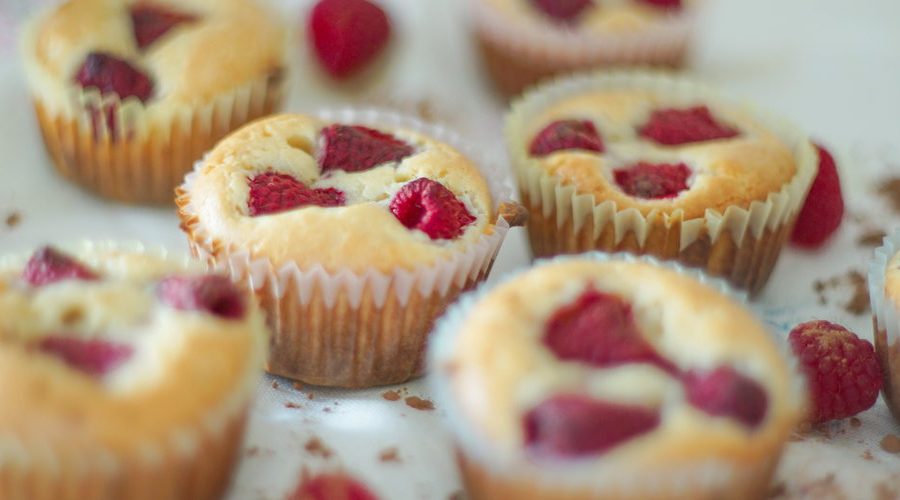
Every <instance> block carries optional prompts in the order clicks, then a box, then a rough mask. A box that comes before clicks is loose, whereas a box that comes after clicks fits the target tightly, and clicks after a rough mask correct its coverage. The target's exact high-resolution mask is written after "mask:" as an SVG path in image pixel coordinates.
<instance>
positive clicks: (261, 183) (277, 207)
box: [247, 172, 344, 216]
mask: <svg viewBox="0 0 900 500" xmlns="http://www.w3.org/2000/svg"><path fill="white" fill-rule="evenodd" d="M343 204H344V193H343V192H341V191H339V190H337V189H334V188H325V189H310V188H309V187H308V186H307V185H306V184H303V183H302V182H300V181H298V180H297V179H295V178H294V177H292V176H290V175H287V174H279V173H275V172H266V173H263V174H259V175H257V176H255V177H253V178H252V179H250V196H249V198H248V200H247V210H248V211H249V212H250V215H251V216H257V215H267V214H273V213H277V212H283V211H285V210H290V209H292V208H297V207H302V206H306V205H316V206H320V207H340V206H342V205H343Z"/></svg>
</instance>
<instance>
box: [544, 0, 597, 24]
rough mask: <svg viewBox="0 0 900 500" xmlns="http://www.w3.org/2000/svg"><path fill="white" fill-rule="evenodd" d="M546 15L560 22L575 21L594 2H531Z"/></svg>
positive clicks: (558, 0)
mask: <svg viewBox="0 0 900 500" xmlns="http://www.w3.org/2000/svg"><path fill="white" fill-rule="evenodd" d="M531 3H533V4H534V5H535V7H537V8H539V9H541V11H543V12H544V14H547V15H548V16H550V17H552V18H554V19H557V20H559V21H564V22H570V21H574V20H575V18H576V17H578V15H579V14H581V12H582V11H583V10H584V9H586V8H587V7H589V6H591V5H592V4H593V3H594V2H592V1H591V0H531Z"/></svg>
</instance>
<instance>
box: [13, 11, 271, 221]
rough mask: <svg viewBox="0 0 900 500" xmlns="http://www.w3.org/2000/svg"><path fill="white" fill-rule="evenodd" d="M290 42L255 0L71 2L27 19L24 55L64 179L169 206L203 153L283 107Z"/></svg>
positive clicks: (108, 193)
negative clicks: (278, 107)
mask: <svg viewBox="0 0 900 500" xmlns="http://www.w3.org/2000/svg"><path fill="white" fill-rule="evenodd" d="M236 34H240V36H236ZM284 44H285V38H284V34H283V29H282V27H281V25H280V24H279V22H278V21H277V20H276V19H275V18H274V17H273V16H271V15H270V14H269V13H268V12H267V10H266V9H264V8H262V6H261V5H259V4H258V3H257V2H256V1H253V0H216V1H212V0H184V1H180V2H173V1H171V0H137V1H128V0H69V1H67V2H65V3H63V4H61V5H59V6H57V7H55V8H53V9H52V10H49V11H48V12H46V13H45V14H44V15H42V16H40V17H38V18H36V19H35V20H33V21H32V22H31V23H30V24H29V26H28V27H27V28H26V29H25V31H24V35H23V40H22V56H23V59H24V62H25V69H26V73H27V76H28V82H29V86H30V87H31V95H32V99H33V101H34V108H35V111H36V113H37V118H38V123H39V125H40V128H41V132H42V134H43V138H44V143H45V145H46V147H47V150H48V152H49V153H50V157H51V159H52V160H53V163H54V165H55V166H56V168H57V170H59V172H60V173H61V174H62V175H64V176H65V177H66V178H68V179H69V180H71V181H73V182H75V183H77V184H79V185H80V186H82V187H84V188H87V189H89V190H90V191H93V192H95V193H97V194H99V195H101V196H104V197H107V198H111V199H115V200H119V201H125V202H138V203H171V202H172V191H173V189H174V188H175V186H176V185H177V184H178V183H179V182H181V180H182V179H183V178H184V174H185V173H186V172H188V171H189V170H190V168H191V165H192V164H193V163H194V161H196V160H198V159H200V156H201V155H202V154H203V153H204V152H205V151H207V150H208V149H210V148H211V147H212V146H213V145H214V144H215V143H216V142H217V141H218V140H219V139H220V138H222V137H223V136H224V135H225V134H227V133H228V132H229V131H231V130H234V129H235V128H237V127H238V126H240V125H242V124H243V123H246V122H247V121H250V120H252V119H254V118H257V117H260V116H264V115H267V114H269V113H271V112H272V111H273V110H274V109H275V108H276V107H277V105H278V103H279V102H280V100H281V93H282V81H283V73H284V71H283V69H284V65H285V63H284Z"/></svg>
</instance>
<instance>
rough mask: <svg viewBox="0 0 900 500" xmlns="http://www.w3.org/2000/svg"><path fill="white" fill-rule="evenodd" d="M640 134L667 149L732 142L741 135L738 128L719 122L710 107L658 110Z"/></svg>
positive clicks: (641, 129)
mask: <svg viewBox="0 0 900 500" xmlns="http://www.w3.org/2000/svg"><path fill="white" fill-rule="evenodd" d="M638 133H639V134H640V135H641V136H642V137H646V138H647V139H651V140H653V141H655V142H657V143H659V144H664V145H666V146H676V145H679V144H687V143H690V142H700V141H712V140H716V139H728V138H731V137H735V136H737V135H738V131H737V129H734V128H731V127H729V126H727V125H723V124H721V123H719V122H718V121H717V120H716V118H715V117H714V116H713V115H712V113H711V112H710V111H709V108H707V107H706V106H695V107H693V108H685V109H674V108H669V109H658V110H656V111H654V112H653V113H652V114H651V115H650V120H649V121H648V122H647V123H646V124H645V125H644V126H643V127H641V128H640V129H639V130H638Z"/></svg>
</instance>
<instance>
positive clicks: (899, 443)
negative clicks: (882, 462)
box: [880, 434, 900, 453]
mask: <svg viewBox="0 0 900 500" xmlns="http://www.w3.org/2000/svg"><path fill="white" fill-rule="evenodd" d="M880 444H881V449H882V450H884V451H886V452H888V453H900V436H897V435H895V434H888V435H886V436H884V438H882V439H881V443H880Z"/></svg>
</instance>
